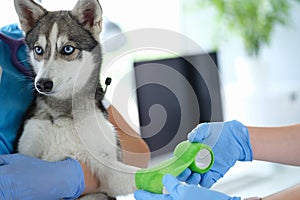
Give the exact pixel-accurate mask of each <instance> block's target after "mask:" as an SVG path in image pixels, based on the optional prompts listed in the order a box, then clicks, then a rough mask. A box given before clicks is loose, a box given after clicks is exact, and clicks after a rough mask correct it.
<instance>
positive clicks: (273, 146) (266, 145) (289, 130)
mask: <svg viewBox="0 0 300 200" xmlns="http://www.w3.org/2000/svg"><path fill="white" fill-rule="evenodd" d="M248 130H249V135H250V142H251V146H252V150H253V158H254V159H256V160H263V161H270V162H276V163H282V164H289V165H297V166H300V157H299V152H300V125H293V126H285V127H272V128H261V127H248Z"/></svg>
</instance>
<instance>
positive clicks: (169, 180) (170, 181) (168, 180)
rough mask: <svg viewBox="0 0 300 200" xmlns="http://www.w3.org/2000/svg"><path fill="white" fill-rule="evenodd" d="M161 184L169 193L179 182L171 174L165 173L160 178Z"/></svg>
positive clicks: (174, 190)
mask: <svg viewBox="0 0 300 200" xmlns="http://www.w3.org/2000/svg"><path fill="white" fill-rule="evenodd" d="M162 183H163V185H164V186H165V188H166V189H167V191H168V192H169V193H170V194H171V196H172V193H174V192H176V188H177V187H178V186H180V182H179V181H178V180H177V179H176V178H175V177H174V176H172V175H171V174H166V175H165V176H164V177H163V180H162Z"/></svg>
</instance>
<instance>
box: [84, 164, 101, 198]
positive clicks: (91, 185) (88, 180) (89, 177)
mask: <svg viewBox="0 0 300 200" xmlns="http://www.w3.org/2000/svg"><path fill="white" fill-rule="evenodd" d="M80 164H81V167H82V171H83V173H84V191H83V193H82V195H85V194H91V193H97V192H99V191H100V181H99V180H98V179H97V178H96V177H95V176H94V175H93V174H92V172H91V171H90V169H89V167H88V166H87V165H86V164H85V163H80Z"/></svg>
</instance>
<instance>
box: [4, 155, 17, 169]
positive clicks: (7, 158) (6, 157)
mask: <svg viewBox="0 0 300 200" xmlns="http://www.w3.org/2000/svg"><path fill="white" fill-rule="evenodd" d="M17 155H18V154H5V155H0V166H1V165H8V164H9V163H11V162H13V161H14V160H15V158H16V157H17Z"/></svg>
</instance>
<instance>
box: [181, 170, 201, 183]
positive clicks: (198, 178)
mask: <svg viewBox="0 0 300 200" xmlns="http://www.w3.org/2000/svg"><path fill="white" fill-rule="evenodd" d="M200 181H201V175H200V174H198V173H192V175H190V176H189V177H188V178H187V179H186V181H185V182H186V183H188V184H191V185H198V184H199V183H200Z"/></svg>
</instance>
